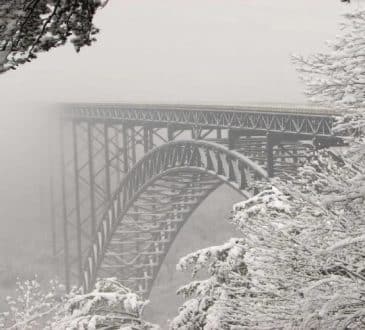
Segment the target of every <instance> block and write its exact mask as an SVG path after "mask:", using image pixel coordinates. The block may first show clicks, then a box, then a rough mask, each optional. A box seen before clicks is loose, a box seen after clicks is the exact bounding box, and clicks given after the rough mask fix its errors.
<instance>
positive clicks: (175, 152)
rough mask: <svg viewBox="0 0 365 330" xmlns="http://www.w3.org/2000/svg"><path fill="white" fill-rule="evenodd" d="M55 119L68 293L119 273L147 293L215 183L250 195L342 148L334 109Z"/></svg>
mask: <svg viewBox="0 0 365 330" xmlns="http://www.w3.org/2000/svg"><path fill="white" fill-rule="evenodd" d="M59 113H60V117H59V119H60V120H59V122H60V129H59V133H60V138H59V142H60V148H59V151H60V152H59V154H58V156H57V155H56V156H55V157H54V158H59V160H60V173H61V176H60V179H59V182H57V180H55V183H52V182H51V183H52V184H53V185H54V184H60V186H61V192H60V196H59V199H60V200H61V203H60V205H61V208H60V212H58V210H57V208H53V209H52V210H53V212H52V215H53V218H54V220H53V225H54V232H56V231H57V228H56V227H57V225H60V226H61V227H62V232H63V238H62V239H61V240H59V242H57V241H58V239H57V236H56V234H54V235H53V236H54V238H55V243H54V244H55V248H54V249H55V250H56V247H57V243H58V245H59V248H60V251H61V253H62V255H63V263H64V266H65V267H64V268H65V282H66V285H67V287H68V288H69V287H70V285H74V284H75V285H80V286H82V287H83V289H84V290H85V291H88V290H90V289H92V287H93V285H94V283H95V281H96V278H97V277H110V276H115V277H118V278H119V279H121V280H122V281H123V283H125V284H126V285H127V286H128V287H130V288H132V289H134V290H135V291H137V292H139V293H141V294H143V295H145V296H148V294H149V292H150V290H151V288H152V285H153V282H154V280H155V278H156V276H157V274H158V271H159V269H160V267H161V265H162V263H163V260H164V257H165V256H166V254H167V252H168V250H169V248H170V246H171V244H172V243H173V241H174V239H175V238H176V236H177V235H178V233H179V231H180V229H181V228H182V226H183V225H184V223H185V222H186V221H187V220H188V219H189V217H190V215H191V214H192V213H193V212H194V210H195V209H196V208H197V207H198V206H199V205H200V204H201V203H202V202H203V201H204V199H205V198H206V197H207V196H209V194H211V193H212V192H213V191H214V190H216V189H217V188H218V187H219V186H220V185H221V184H228V185H230V186H231V187H233V188H234V189H235V190H237V191H238V192H240V193H241V194H242V196H243V197H249V196H251V195H252V194H253V193H255V190H256V185H257V182H259V181H260V180H267V179H268V178H269V177H272V176H276V175H287V174H292V173H295V171H296V169H297V167H298V166H299V165H300V164H301V163H302V162H303V161H304V160H306V159H308V158H310V157H311V156H312V155H313V152H315V150H316V148H318V147H326V146H330V145H336V144H339V143H341V140H340V139H339V138H337V137H335V136H333V134H332V131H331V129H332V125H333V123H334V117H335V116H336V115H337V113H336V112H334V111H333V110H331V109H323V108H313V107H303V106H280V105H275V106H263V105H251V106H241V107H233V106H192V105H137V104H63V105H60V112H59ZM54 194H55V195H54V196H53V195H52V199H56V198H57V197H58V196H57V194H56V193H54ZM58 213H60V214H58ZM57 216H60V217H61V221H59V222H57V221H56V220H55V219H56V218H57Z"/></svg>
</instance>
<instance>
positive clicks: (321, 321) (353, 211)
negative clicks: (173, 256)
mask: <svg viewBox="0 0 365 330" xmlns="http://www.w3.org/2000/svg"><path fill="white" fill-rule="evenodd" d="M349 153H351V150H349V151H346V153H345V154H343V153H342V152H340V151H333V150H331V151H322V152H320V153H319V154H318V157H317V159H316V161H313V162H312V163H311V164H307V165H306V166H304V167H303V168H302V169H301V170H300V173H299V175H298V177H295V178H288V179H287V180H274V181H273V182H271V183H270V185H268V186H267V187H262V189H263V190H262V191H261V193H259V194H258V195H256V196H254V197H253V198H251V199H249V200H247V201H244V202H242V203H238V204H236V205H235V206H234V215H233V218H232V222H233V223H234V224H235V225H236V226H237V227H238V228H239V229H240V230H241V232H242V239H235V240H231V241H230V242H228V243H226V244H224V245H222V246H221V247H212V248H207V249H204V250H201V251H198V252H196V253H192V254H190V255H188V256H187V257H185V258H183V259H182V260H181V261H180V264H179V265H180V269H186V268H187V267H188V266H192V268H193V274H195V272H196V271H197V270H199V269H201V268H202V267H203V266H205V267H208V269H209V275H210V277H209V278H208V279H206V280H203V281H194V282H192V283H190V284H188V285H187V286H185V287H183V288H181V289H180V292H182V293H184V294H186V295H187V296H189V297H190V300H188V301H187V302H186V303H185V304H184V306H183V307H182V308H181V309H180V312H179V315H178V316H177V317H176V318H175V320H174V321H173V323H172V327H173V328H174V329H361V328H363V327H364V324H365V323H364V322H365V235H364V233H365V220H364V219H365V208H364V206H365V202H364V197H365V181H364V178H365V160H364V158H362V160H361V161H358V160H356V161H353V157H351V156H350V155H349ZM346 158H349V159H350V160H349V161H347V160H346Z"/></svg>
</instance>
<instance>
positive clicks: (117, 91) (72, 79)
mask: <svg viewBox="0 0 365 330" xmlns="http://www.w3.org/2000/svg"><path fill="white" fill-rule="evenodd" d="M353 6H356V3H355V4H354V5H353ZM345 8H346V5H344V4H342V3H341V2H340V1H339V0H320V1H318V0H275V1H273V0H114V1H113V0H110V3H109V5H108V6H107V7H106V8H105V9H104V10H102V11H101V12H99V13H98V15H97V20H96V22H97V25H98V26H99V27H100V28H101V33H100V35H99V36H98V39H99V40H98V42H97V43H96V44H94V46H93V47H90V48H87V49H83V50H82V51H81V53H80V54H79V55H77V54H76V53H75V52H74V51H73V49H72V47H71V46H66V47H63V48H61V49H57V50H53V51H51V52H50V53H48V54H45V55H41V56H40V58H39V59H38V60H36V61H34V62H33V63H31V64H27V65H25V66H23V67H20V68H19V69H18V70H17V71H12V72H9V73H6V74H5V75H2V76H0V97H1V101H0V106H1V104H6V103H8V102H12V101H14V100H15V101H26V102H27V101H37V102H39V101H46V102H55V101H76V100H77V101H110V102H111V101H134V102H148V101H152V102H180V103H199V102H208V103H243V102H252V101H255V102H256V101H264V102H270V101H276V102H296V101H298V102H302V101H304V98H303V96H302V92H301V90H302V86H301V85H300V84H299V82H298V79H297V77H296V73H295V71H294V69H293V67H292V66H291V64H290V54H291V53H293V52H296V53H310V52H314V51H316V50H319V49H324V45H323V43H324V41H325V40H328V39H332V38H333V37H334V36H335V34H336V33H337V31H338V24H337V23H338V22H339V19H340V17H339V15H340V13H341V12H343V10H344V9H345Z"/></svg>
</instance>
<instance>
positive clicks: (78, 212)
mask: <svg viewBox="0 0 365 330" xmlns="http://www.w3.org/2000/svg"><path fill="white" fill-rule="evenodd" d="M77 138H78V137H77V123H76V121H75V120H73V121H72V140H73V141H72V142H73V152H74V159H73V164H74V184H75V211H76V239H77V268H78V281H79V285H81V284H82V282H83V281H82V241H81V240H82V239H81V209H80V182H79V174H80V173H79V158H78V143H77V142H78V141H77Z"/></svg>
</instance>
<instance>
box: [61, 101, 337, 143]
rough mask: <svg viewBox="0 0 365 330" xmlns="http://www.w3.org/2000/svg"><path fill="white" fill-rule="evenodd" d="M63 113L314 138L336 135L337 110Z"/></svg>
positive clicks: (143, 108) (119, 107) (76, 107)
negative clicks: (334, 127) (333, 127)
mask: <svg viewBox="0 0 365 330" xmlns="http://www.w3.org/2000/svg"><path fill="white" fill-rule="evenodd" d="M63 115H64V116H65V118H72V119H85V118H89V119H93V120H101V121H105V120H111V121H121V122H133V123H142V124H143V125H145V124H146V123H152V124H155V125H156V124H165V125H167V124H168V125H189V126H193V127H194V126H198V127H206V128H221V129H224V128H229V129H245V130H252V131H261V132H276V133H285V134H295V135H302V136H307V137H308V136H310V137H315V136H318V137H329V136H332V126H333V123H334V117H335V115H336V113H335V112H334V110H329V109H326V110H323V109H317V112H316V111H313V110H312V109H308V108H307V109H306V108H296V107H294V106H293V107H286V108H280V107H274V108H273V107H262V106H257V107H254V106H251V107H224V106H221V107H214V106H193V105H191V106H176V105H175V106H174V105H170V106H169V105H135V104H69V105H67V106H66V107H65V109H64V112H63Z"/></svg>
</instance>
